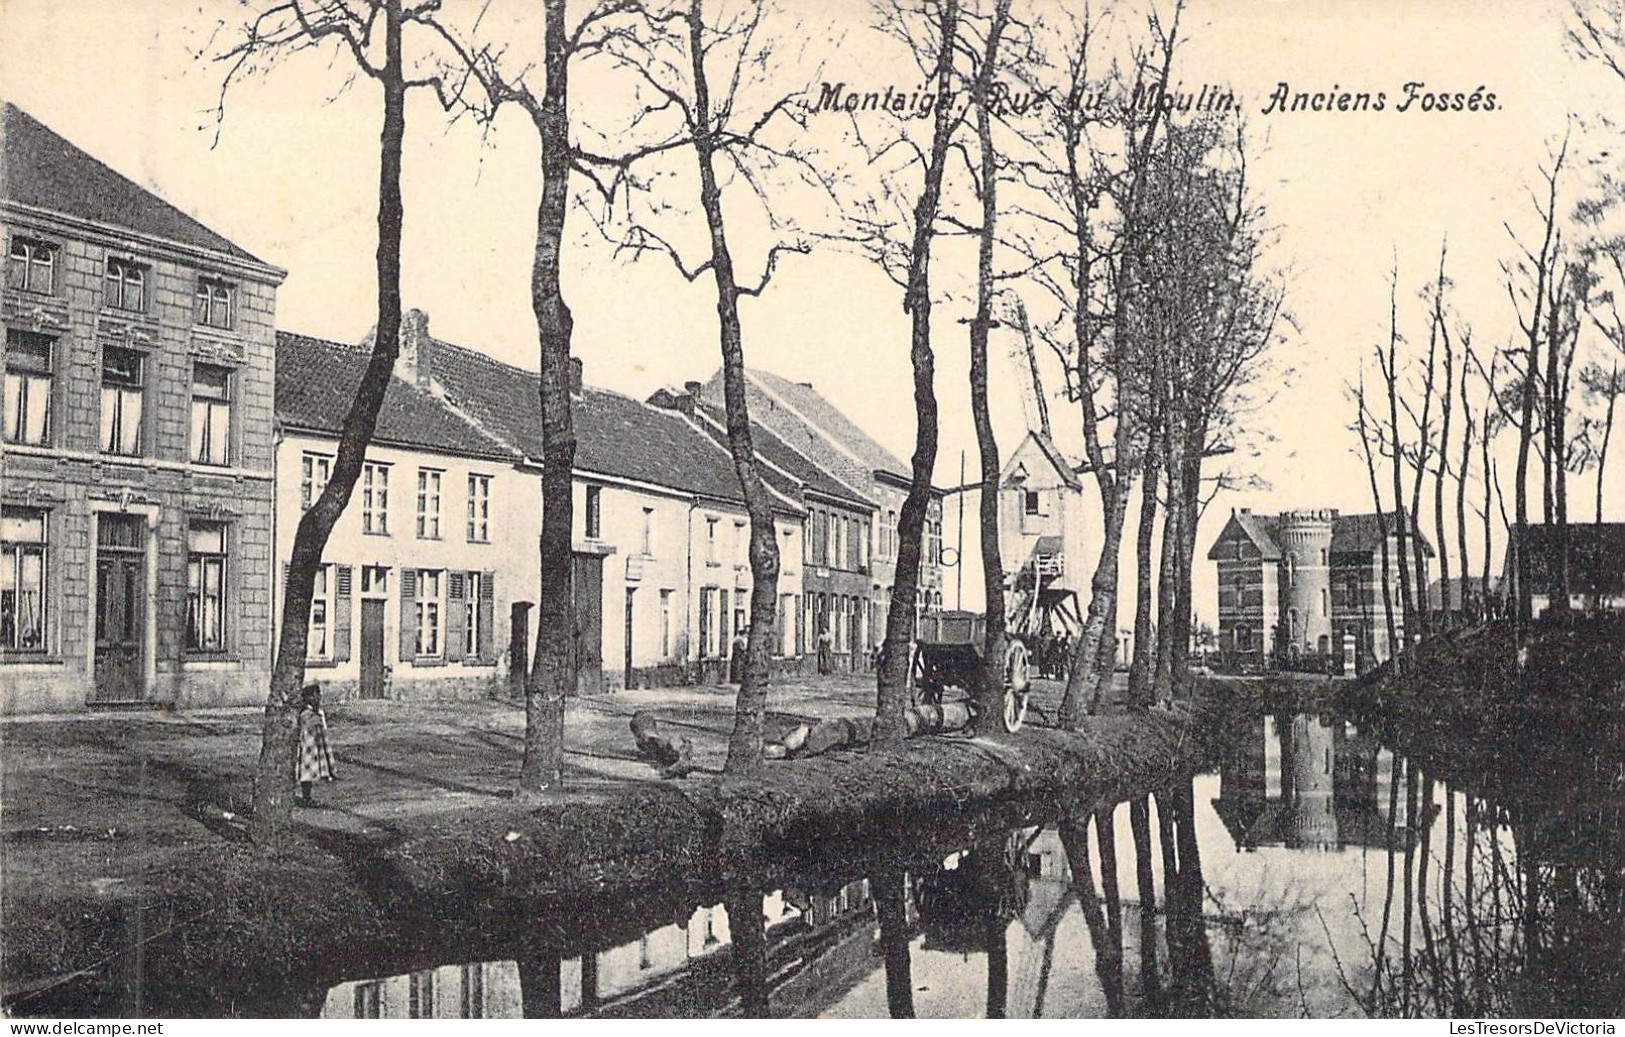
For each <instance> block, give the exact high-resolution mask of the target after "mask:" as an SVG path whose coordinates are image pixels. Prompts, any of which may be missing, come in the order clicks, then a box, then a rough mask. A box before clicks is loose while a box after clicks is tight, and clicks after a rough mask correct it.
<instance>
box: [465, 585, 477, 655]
mask: <svg viewBox="0 0 1625 1037" xmlns="http://www.w3.org/2000/svg"><path fill="white" fill-rule="evenodd" d="M463 635H464V637H463V646H462V647H463V655H464V656H465V657H469V656H476V655H479V654H480V574H479V573H469V574H468V575H467V576H466V577H465V578H464V583H463Z"/></svg>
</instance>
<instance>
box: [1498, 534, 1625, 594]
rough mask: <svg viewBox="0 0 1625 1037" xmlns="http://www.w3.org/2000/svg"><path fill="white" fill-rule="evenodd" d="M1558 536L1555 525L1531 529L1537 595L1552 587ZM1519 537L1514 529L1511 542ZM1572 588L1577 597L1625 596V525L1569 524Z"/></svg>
mask: <svg viewBox="0 0 1625 1037" xmlns="http://www.w3.org/2000/svg"><path fill="white" fill-rule="evenodd" d="M1557 534H1558V527H1557V526H1555V525H1546V524H1541V525H1533V526H1530V527H1528V544H1529V585H1530V586H1531V587H1533V588H1534V591H1535V593H1536V594H1540V593H1543V592H1544V591H1545V590H1546V588H1548V587H1550V586H1551V583H1552V578H1551V572H1552V568H1553V565H1552V563H1553V562H1554V561H1555V560H1556V559H1557V556H1558V546H1557ZM1517 535H1518V534H1517V530H1515V529H1514V530H1513V533H1512V539H1514V540H1516V539H1517ZM1508 559H1509V561H1510V552H1508ZM1503 575H1504V574H1503ZM1569 587H1570V589H1571V590H1572V591H1573V592H1574V593H1576V594H1607V595H1617V594H1622V593H1625V522H1603V523H1600V524H1599V523H1596V522H1581V523H1573V522H1571V523H1570V524H1569Z"/></svg>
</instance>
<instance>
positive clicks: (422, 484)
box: [418, 468, 444, 540]
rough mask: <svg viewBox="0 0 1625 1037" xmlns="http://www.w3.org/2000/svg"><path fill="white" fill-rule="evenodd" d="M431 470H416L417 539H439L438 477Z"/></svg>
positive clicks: (438, 473) (435, 472)
mask: <svg viewBox="0 0 1625 1037" xmlns="http://www.w3.org/2000/svg"><path fill="white" fill-rule="evenodd" d="M443 474H444V473H443V472H440V471H437V470H436V469H433V468H419V469H418V537H419V539H422V540H439V539H440V476H441V475H443Z"/></svg>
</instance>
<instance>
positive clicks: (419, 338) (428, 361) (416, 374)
mask: <svg viewBox="0 0 1625 1037" xmlns="http://www.w3.org/2000/svg"><path fill="white" fill-rule="evenodd" d="M395 365H396V368H397V369H398V370H399V371H400V373H401V375H402V376H403V377H405V378H406V379H407V380H409V381H411V382H412V384H414V385H416V386H418V387H419V388H420V389H427V388H428V387H429V383H430V381H431V380H432V379H433V378H434V339H432V338H430V337H429V315H428V314H427V313H424V312H423V311H422V310H407V311H406V312H405V313H403V314H401V356H400V359H399V360H397V361H396V362H395Z"/></svg>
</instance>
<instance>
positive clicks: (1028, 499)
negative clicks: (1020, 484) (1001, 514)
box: [1021, 490, 1043, 515]
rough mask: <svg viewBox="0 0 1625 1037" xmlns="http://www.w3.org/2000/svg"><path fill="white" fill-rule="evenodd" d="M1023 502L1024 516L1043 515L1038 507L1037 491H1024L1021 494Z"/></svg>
mask: <svg viewBox="0 0 1625 1037" xmlns="http://www.w3.org/2000/svg"><path fill="white" fill-rule="evenodd" d="M1021 501H1022V504H1021V509H1022V512H1023V513H1024V514H1027V515H1041V514H1043V512H1042V511H1041V510H1040V509H1039V506H1038V491H1037V490H1023V491H1022V493H1021Z"/></svg>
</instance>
